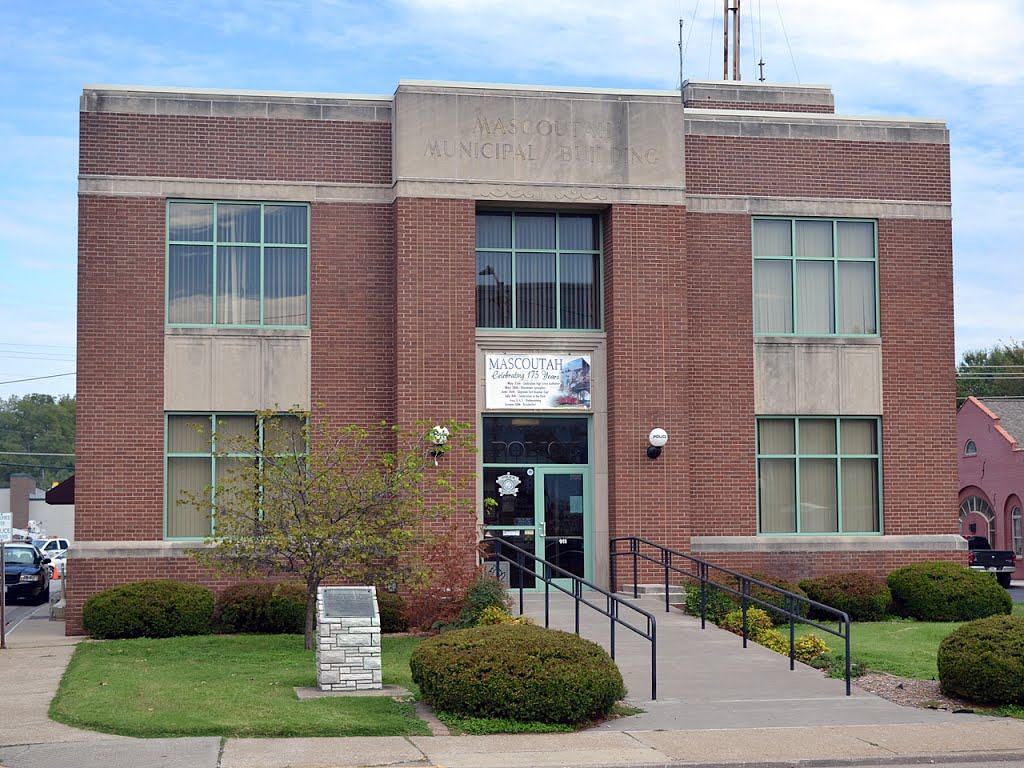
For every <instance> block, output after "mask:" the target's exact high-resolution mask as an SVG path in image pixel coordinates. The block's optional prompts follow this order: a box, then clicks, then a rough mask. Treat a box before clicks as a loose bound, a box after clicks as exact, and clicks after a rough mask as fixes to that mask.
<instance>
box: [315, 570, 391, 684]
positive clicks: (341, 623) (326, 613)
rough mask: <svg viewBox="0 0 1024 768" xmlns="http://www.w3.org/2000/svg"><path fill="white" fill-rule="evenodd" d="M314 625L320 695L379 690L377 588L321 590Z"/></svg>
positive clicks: (328, 588)
mask: <svg viewBox="0 0 1024 768" xmlns="http://www.w3.org/2000/svg"><path fill="white" fill-rule="evenodd" d="M316 624H317V642H316V687H317V688H318V689H319V690H321V691H372V690H379V689H380V688H381V687H382V685H381V668H380V610H379V608H378V607H377V591H376V588H375V587H320V589H319V590H318V591H317V598H316Z"/></svg>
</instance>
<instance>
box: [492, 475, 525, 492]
mask: <svg viewBox="0 0 1024 768" xmlns="http://www.w3.org/2000/svg"><path fill="white" fill-rule="evenodd" d="M521 482H523V481H522V480H520V479H519V478H518V477H516V476H515V475H513V474H512V473H510V472H508V473H505V474H504V475H501V476H500V477H499V478H498V494H499V495H500V496H518V495H519V484H520V483H521Z"/></svg>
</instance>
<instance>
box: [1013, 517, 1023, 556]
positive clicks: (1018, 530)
mask: <svg viewBox="0 0 1024 768" xmlns="http://www.w3.org/2000/svg"><path fill="white" fill-rule="evenodd" d="M1010 530H1011V532H1012V534H1013V551H1014V552H1016V553H1017V556H1018V557H1020V556H1021V555H1024V527H1022V525H1021V512H1020V507H1017V506H1015V507H1014V508H1013V509H1012V510H1010Z"/></svg>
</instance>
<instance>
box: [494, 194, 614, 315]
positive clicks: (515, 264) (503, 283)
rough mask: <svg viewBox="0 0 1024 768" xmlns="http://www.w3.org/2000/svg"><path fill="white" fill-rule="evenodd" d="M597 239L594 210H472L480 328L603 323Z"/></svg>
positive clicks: (599, 243)
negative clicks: (474, 228)
mask: <svg viewBox="0 0 1024 768" xmlns="http://www.w3.org/2000/svg"><path fill="white" fill-rule="evenodd" d="M602 241H603V235H602V227H601V216H600V214H597V213H592V212H563V211H542V210H537V211H532V210H531V211H507V210H479V211H477V214H476V326H477V328H488V329H490V328H493V329H505V328H514V329H516V330H525V331H552V330H573V331H599V330H601V328H602V326H603V307H602V301H603V299H602V286H601V274H602V269H603V262H604V258H603V243H602Z"/></svg>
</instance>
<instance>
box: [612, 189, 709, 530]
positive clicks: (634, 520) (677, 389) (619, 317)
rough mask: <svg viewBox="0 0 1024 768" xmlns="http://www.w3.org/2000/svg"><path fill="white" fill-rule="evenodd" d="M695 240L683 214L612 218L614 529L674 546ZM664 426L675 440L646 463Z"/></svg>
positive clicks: (683, 490) (679, 519)
mask: <svg viewBox="0 0 1024 768" xmlns="http://www.w3.org/2000/svg"><path fill="white" fill-rule="evenodd" d="M686 235H687V218H686V209H685V208H683V207H681V206H657V205H613V206H612V207H611V208H610V209H609V210H608V211H607V212H606V213H605V218H604V238H605V254H604V281H605V289H604V295H605V329H606V332H607V335H608V383H607V386H608V467H609V475H610V477H609V488H608V505H609V513H610V514H609V530H610V532H611V535H612V536H613V537H614V536H622V535H632V536H642V537H644V538H649V539H653V540H655V541H659V542H663V543H666V544H668V545H669V546H681V545H682V542H683V541H684V540H685V536H686V533H687V519H686V517H687V512H688V505H687V503H686V495H687V486H688V482H689V468H688V466H687V461H686V458H687V454H686V447H687V445H688V427H689V424H688V418H687V415H688V407H687V399H688V398H687V372H688V371H687V366H686V360H685V355H684V350H685V348H686V344H687V325H688V322H689V319H688V316H687V311H686V308H687V274H688V262H687V237H686ZM654 427H661V428H663V429H664V430H666V431H667V432H668V435H669V441H668V445H667V446H666V447H665V449H664V451H663V453H662V455H661V457H660V458H658V459H656V460H652V459H649V458H647V454H646V449H647V445H648V441H647V437H648V434H649V433H650V431H651V429H653V428H654ZM595 546H597V547H603V546H605V544H604V543H603V542H595Z"/></svg>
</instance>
